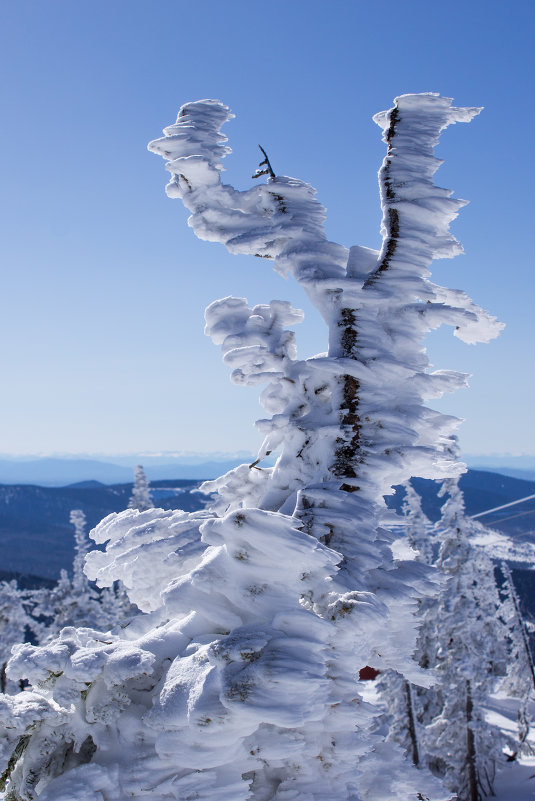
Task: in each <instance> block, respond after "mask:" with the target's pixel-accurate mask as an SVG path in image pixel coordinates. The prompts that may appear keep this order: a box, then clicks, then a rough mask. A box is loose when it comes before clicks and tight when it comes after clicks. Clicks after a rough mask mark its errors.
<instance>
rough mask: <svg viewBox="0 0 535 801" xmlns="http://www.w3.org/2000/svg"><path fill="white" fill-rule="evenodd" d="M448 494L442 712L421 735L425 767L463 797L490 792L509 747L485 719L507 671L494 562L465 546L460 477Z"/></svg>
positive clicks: (469, 800)
mask: <svg viewBox="0 0 535 801" xmlns="http://www.w3.org/2000/svg"><path fill="white" fill-rule="evenodd" d="M440 494H442V495H445V494H448V496H449V497H448V499H447V500H446V502H445V504H444V506H443V507H442V517H441V520H440V521H439V523H438V524H437V528H438V530H439V538H440V539H441V540H442V545H441V547H440V552H439V555H438V559H437V563H436V564H437V567H438V568H439V569H440V570H441V571H442V572H443V573H444V575H445V578H446V583H445V585H444V589H443V590H442V592H441V594H440V596H439V598H438V600H437V602H436V606H435V609H434V619H435V648H436V653H435V658H434V660H433V662H432V665H431V666H432V667H434V668H435V669H436V672H437V674H438V675H439V678H440V683H439V685H438V686H437V688H436V691H437V694H438V697H439V700H440V706H441V709H440V713H439V714H438V715H437V716H436V717H435V719H434V720H433V721H432V723H431V724H429V725H428V726H427V727H426V729H425V733H424V738H425V749H426V752H427V759H428V762H429V764H431V766H432V767H433V768H434V770H435V772H436V773H438V774H439V775H442V776H443V777H444V779H445V781H446V784H447V786H448V787H449V788H450V789H451V790H452V791H454V792H456V793H457V795H458V797H459V799H460V801H481V799H482V798H483V797H484V796H486V795H492V792H493V780H494V774H495V771H496V765H497V764H500V762H503V761H504V757H503V747H504V746H505V745H511V743H509V742H507V741H506V739H505V737H504V735H503V733H502V732H501V731H500V730H499V729H498V728H497V727H495V726H493V725H491V724H489V723H488V722H487V721H486V719H485V708H486V705H487V704H488V701H489V697H490V695H491V693H492V692H493V691H494V690H495V689H496V688H497V686H498V683H499V681H500V678H501V677H503V675H504V673H505V666H506V661H507V642H508V638H507V630H506V627H505V626H504V623H503V619H502V605H501V600H500V597H499V593H498V588H497V585H496V580H495V576H494V565H493V563H492V561H491V560H490V559H489V558H488V557H487V556H486V555H485V554H484V553H483V551H482V550H480V549H478V548H476V547H474V546H472V545H471V544H470V535H471V534H472V533H473V531H474V527H477V526H479V524H478V523H477V522H476V521H472V520H470V519H469V518H467V517H466V515H465V510H464V499H463V495H462V492H461V490H460V488H459V486H458V480H457V479H448V480H446V481H445V482H444V484H443V487H442V489H441V493H440Z"/></svg>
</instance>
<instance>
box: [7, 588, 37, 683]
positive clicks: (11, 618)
mask: <svg viewBox="0 0 535 801" xmlns="http://www.w3.org/2000/svg"><path fill="white" fill-rule="evenodd" d="M40 595H41V591H40V590H21V589H19V587H18V586H17V582H16V581H14V580H12V581H2V582H0V692H3V693H5V692H13V691H15V690H16V689H18V688H19V680H20V679H21V678H24V676H18V677H16V676H12V678H11V681H8V678H7V676H6V664H7V661H8V659H9V657H10V656H11V649H12V648H13V646H14V645H16V644H18V643H23V642H25V641H26V639H27V634H28V633H31V634H32V635H33V636H34V637H38V636H39V635H40V633H41V628H42V626H41V625H40V624H39V623H38V621H37V619H36V617H34V615H33V611H34V607H35V605H36V603H37V602H38V599H39V597H40Z"/></svg>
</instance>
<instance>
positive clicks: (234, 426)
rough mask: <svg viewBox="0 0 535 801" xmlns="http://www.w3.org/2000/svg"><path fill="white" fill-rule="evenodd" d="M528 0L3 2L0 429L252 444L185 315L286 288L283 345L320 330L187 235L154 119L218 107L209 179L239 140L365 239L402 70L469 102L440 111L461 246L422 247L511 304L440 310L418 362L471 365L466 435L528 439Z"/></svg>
mask: <svg viewBox="0 0 535 801" xmlns="http://www.w3.org/2000/svg"><path fill="white" fill-rule="evenodd" d="M534 10H535V4H534V3H533V2H532V0H530V1H529V2H518V1H517V2H515V1H514V0H513V2H511V3H507V4H506V3H504V2H495V1H494V0H490V1H489V0H486V1H485V2H483V0H470V2H466V0H463V1H462V2H460V1H459V0H448V2H432V1H430V0H405V1H404V2H400V0H396V1H395V2H393V1H392V0H384V1H383V2H381V3H372V2H366V3H363V2H359V0H332V2H326V0H325V1H324V2H318V0H284V2H281V0H271V2H269V3H265V2H256V0H229V2H226V3H222V2H214V0H207V1H204V0H198V1H197V2H182V0H174V1H173V2H170V1H169V0H159V1H158V2H155V3H151V2H147V0H145V2H138V0H112V2H110V0H105V1H104V0H90V2H87V0H76V2H74V1H73V0H47V2H43V0H32V1H30V0H17V2H14V1H13V0H12V2H4V3H3V4H2V10H1V12H0V13H1V18H0V59H1V61H2V75H3V81H2V88H1V103H2V111H3V123H2V126H1V128H0V137H1V148H0V152H1V158H2V170H1V174H2V186H1V198H2V212H1V216H0V225H1V228H2V230H1V236H0V259H1V264H2V276H3V279H2V297H1V309H0V342H1V343H2V349H1V352H0V364H1V374H2V379H3V380H2V392H1V406H2V414H1V416H0V427H1V433H0V451H2V452H4V453H19V454H21V453H38V452H47V453H51V452H69V453H77V452H78V453H81V452H102V453H116V452H127V451H141V450H149V451H157V450H195V451H217V450H220V451H234V450H238V449H251V450H254V449H255V447H256V445H257V444H258V443H259V437H258V435H257V433H256V431H255V429H254V428H253V425H252V424H253V421H254V420H255V419H256V417H261V416H263V410H262V409H261V408H260V407H259V406H258V404H257V393H256V391H254V390H249V389H244V388H241V387H234V386H233V385H232V384H231V383H230V381H229V378H228V370H227V368H225V367H224V366H222V364H221V361H220V354H219V350H218V349H217V348H216V347H214V346H213V345H212V344H211V342H210V341H209V340H208V338H206V337H204V335H203V310H204V307H205V306H206V305H207V304H208V303H210V302H211V301H212V300H214V299H216V298H219V297H223V296H225V295H229V294H233V295H239V296H245V297H247V298H248V299H249V301H250V302H254V303H260V302H268V301H269V300H271V299H272V298H287V299H289V300H291V301H292V302H293V303H294V305H296V306H300V307H301V308H305V311H306V312H307V317H308V320H307V322H306V323H305V324H303V326H301V327H300V328H301V330H300V331H298V336H299V342H300V346H301V347H300V355H301V356H303V357H304V356H307V355H310V354H312V353H315V352H319V351H321V350H324V349H325V338H324V330H323V328H322V324H321V322H320V321H319V318H318V317H317V316H316V315H315V314H314V312H313V311H312V310H310V309H309V307H308V305H307V304H306V303H305V302H304V299H303V297H302V296H301V295H300V293H299V291H298V289H297V288H296V287H294V286H293V285H292V284H291V283H290V282H285V281H284V279H282V278H280V277H279V276H277V275H275V274H273V273H272V271H271V268H270V265H269V263H266V262H265V261H262V260H259V259H252V258H251V259H248V258H245V257H231V256H229V255H227V254H226V252H225V251H224V249H223V248H222V247H221V246H219V245H214V244H210V243H204V242H199V241H197V240H196V239H195V237H194V236H193V233H192V232H191V230H190V229H189V228H187V226H186V216H187V215H186V213H185V211H184V209H183V208H182V206H181V204H180V202H179V201H171V200H169V199H167V198H166V196H165V194H164V184H165V182H166V173H165V171H164V168H163V162H162V161H161V159H158V158H156V157H155V156H153V155H151V154H149V153H148V152H147V151H146V144H147V142H148V141H149V140H150V139H153V138H155V137H157V136H158V135H159V134H160V131H161V129H162V127H164V126H165V125H167V124H169V123H172V122H174V120H175V117H176V112H177V110H178V108H179V106H180V105H181V104H182V103H184V102H186V101H189V100H196V99H201V98H205V97H215V98H220V99H221V100H223V101H225V102H226V103H227V104H228V105H230V106H231V107H232V109H233V111H234V113H235V114H236V115H237V117H236V119H235V120H234V121H232V122H231V123H230V124H229V125H228V126H227V134H228V135H229V137H230V144H231V145H232V147H233V150H234V153H233V155H232V156H231V157H229V158H228V159H227V173H226V176H227V178H228V180H229V181H230V182H232V183H234V184H236V185H238V186H239V187H240V188H245V187H246V186H248V185H250V183H251V181H250V175H251V173H252V172H253V170H254V169H255V167H256V165H257V162H258V160H259V159H258V151H257V143H258V142H260V143H261V144H263V146H264V147H265V148H266V149H267V150H268V152H269V155H270V157H271V160H272V162H273V165H274V167H275V169H276V171H277V172H279V173H280V174H286V175H294V176H298V177H300V178H303V179H305V180H307V181H309V182H310V183H312V184H314V185H315V186H316V187H317V189H318V197H319V199H320V200H321V201H322V203H323V204H324V205H326V206H327V208H328V223H327V232H328V235H329V237H330V238H332V239H336V240H338V241H340V242H342V243H343V244H346V245H351V244H362V245H368V246H378V244H379V236H378V228H379V220H380V214H379V204H378V192H377V178H376V173H377V169H378V167H379V165H380V162H381V159H382V157H383V154H384V145H383V143H382V142H381V140H380V130H379V128H378V127H377V126H376V125H374V123H373V122H372V121H371V116H372V114H373V113H374V112H376V111H379V110H381V109H384V108H389V107H390V106H391V101H392V98H393V97H394V96H395V95H397V94H401V93H404V92H420V91H437V92H440V93H441V94H445V95H449V96H453V97H454V98H455V102H456V104H457V105H483V106H485V107H486V108H485V111H484V113H483V114H482V115H481V116H480V117H478V118H477V119H476V120H475V121H474V122H473V123H471V124H470V125H469V126H464V125H457V126H453V127H451V128H449V129H448V131H447V132H446V133H445V134H444V136H443V140H442V144H441V146H440V149H439V155H440V156H441V157H442V158H444V159H445V160H446V163H445V164H444V166H443V167H442V168H441V170H440V171H439V173H438V175H437V181H438V183H439V184H441V185H442V186H446V187H448V188H451V189H454V191H455V193H456V195H457V196H460V197H465V198H468V199H469V200H470V201H471V203H470V205H469V206H468V207H467V208H465V209H464V210H463V211H462V212H461V216H460V218H459V220H458V221H457V222H456V223H455V225H454V231H455V233H456V235H457V236H458V238H459V239H460V240H461V242H462V243H463V245H464V247H465V250H466V255H465V256H462V257H459V258H458V259H457V260H455V261H453V262H451V261H440V262H436V263H435V273H434V275H435V278H436V280H437V281H439V282H441V283H445V284H446V285H449V286H454V287H460V288H463V289H465V290H466V291H468V292H469V294H471V295H472V297H473V298H474V299H475V300H476V301H477V302H478V303H480V304H481V305H484V306H486V307H487V308H490V309H491V310H492V311H493V313H495V314H496V315H497V316H498V317H499V318H500V319H502V320H504V321H505V322H506V323H507V328H506V330H505V332H504V333H503V335H502V337H501V338H500V340H498V341H495V342H494V343H492V344H490V345H486V346H485V345H482V346H478V347H477V348H474V347H468V346H466V345H463V344H462V343H459V342H458V341H457V340H456V339H455V338H454V337H453V336H451V332H450V331H449V330H445V331H444V333H442V334H440V335H435V336H433V338H432V339H431V340H430V344H431V353H432V358H433V362H434V364H435V366H436V367H437V368H438V367H440V368H456V369H461V370H465V371H467V372H470V373H472V374H473V378H472V381H471V389H470V390H468V391H466V390H465V391H461V392H458V393H457V395H456V396H455V397H453V396H449V397H447V398H446V399H445V400H444V401H442V402H440V408H441V409H444V410H446V411H448V412H451V413H453V414H457V415H458V416H461V417H465V418H466V422H465V423H464V425H463V428H462V433H461V443H462V446H463V448H464V450H465V451H469V452H472V453H489V452H506V451H511V452H516V453H522V452H523V453H535V442H534V434H533V431H534V427H533V423H532V420H533V407H534V402H533V394H534V384H535V380H534V373H533V368H532V348H533V327H534V326H533V317H534V312H533V289H534V274H533V246H532V233H531V230H530V229H532V227H533V213H534V204H533V188H532V185H533V158H532V150H533V144H532V139H533V130H534V127H535V125H534V119H533V118H534V112H533V100H532V77H533V63H532V59H533V47H532V43H533V37H534V34H535V26H534V24H533V23H534Z"/></svg>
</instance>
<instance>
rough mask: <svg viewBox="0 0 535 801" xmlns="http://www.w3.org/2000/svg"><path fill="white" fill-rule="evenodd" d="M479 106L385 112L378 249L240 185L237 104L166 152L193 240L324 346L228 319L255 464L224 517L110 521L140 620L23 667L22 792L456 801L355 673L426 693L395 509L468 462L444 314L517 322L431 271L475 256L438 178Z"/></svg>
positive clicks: (410, 574)
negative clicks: (448, 401) (347, 240)
mask: <svg viewBox="0 0 535 801" xmlns="http://www.w3.org/2000/svg"><path fill="white" fill-rule="evenodd" d="M478 111H479V109H462V108H461V109H459V108H455V107H453V106H452V105H451V100H449V99H447V98H441V97H439V96H438V95H433V94H426V95H404V96H402V97H400V98H397V100H396V101H395V106H394V108H392V109H390V110H389V111H387V112H382V113H381V114H379V115H377V116H376V118H375V119H376V122H377V123H378V124H379V125H380V126H381V128H382V129H383V131H384V137H385V141H386V143H387V145H388V151H387V156H386V158H385V161H384V163H383V166H382V168H381V171H380V185H381V197H382V202H383V225H382V230H383V247H382V249H381V251H380V252H377V251H373V250H370V249H368V248H363V247H359V246H354V247H352V248H351V249H350V250H347V249H346V248H345V247H343V246H341V245H338V244H336V243H333V242H329V241H328V240H327V239H326V237H325V233H324V230H323V222H324V210H323V208H322V207H321V206H320V205H319V203H318V202H317V201H316V200H315V198H314V190H313V189H312V188H311V187H310V186H308V185H307V184H305V183H303V182H302V181H299V180H297V179H294V178H286V177H281V176H277V175H276V174H275V173H274V171H273V169H272V168H271V165H270V164H269V160H268V159H267V157H266V159H265V161H266V166H267V168H268V170H267V174H268V180H267V183H265V184H260V185H257V186H255V187H253V188H251V189H249V190H246V191H243V192H240V191H237V190H235V189H233V188H232V187H231V186H228V185H225V184H223V183H222V182H221V170H222V167H221V164H220V161H221V158H222V157H223V156H224V155H225V154H226V153H227V152H229V151H228V148H227V147H225V146H224V142H225V137H224V136H223V135H222V134H221V133H220V128H221V126H222V125H223V123H224V122H226V121H227V120H228V119H229V118H230V116H231V115H230V113H229V110H228V109H227V107H226V106H224V105H223V104H222V103H220V102H218V101H200V102H197V103H188V104H186V105H185V106H183V107H182V109H181V110H180V112H179V115H178V119H177V122H176V124H175V125H171V126H169V128H167V129H166V130H165V136H164V138H162V139H159V140H157V141H155V142H153V143H151V145H150V148H151V150H152V151H154V152H156V153H159V154H161V155H162V156H164V157H165V158H166V159H167V161H168V164H167V167H168V169H169V170H170V172H171V174H172V178H171V183H170V184H169V186H168V193H169V194H170V195H171V196H174V197H180V198H181V199H182V200H183V202H184V204H185V205H186V207H187V208H188V209H190V210H191V212H192V216H191V217H190V221H189V222H190V225H191V226H192V227H193V229H194V231H195V233H196V234H197V235H198V236H200V237H201V238H205V239H209V240H212V241H217V242H222V243H224V244H225V245H226V247H227V248H228V249H229V250H230V251H231V252H233V253H244V254H252V255H255V256H261V257H265V258H266V259H270V260H272V261H273V263H274V267H275V269H276V270H277V271H279V272H281V273H285V274H291V275H292V276H293V277H294V278H295V279H296V280H297V281H298V283H299V284H300V285H301V286H302V287H303V289H304V290H305V292H306V293H307V294H308V296H309V297H310V299H311V300H312V302H313V303H314V304H315V305H316V307H317V308H318V309H319V311H320V312H321V314H322V316H323V319H324V321H325V323H326V325H327V329H328V351H327V352H326V353H325V354H322V355H320V356H318V357H314V358H312V359H307V360H304V361H302V360H299V359H298V358H297V352H296V348H295V344H294V335H293V332H291V331H290V330H289V329H288V326H289V325H293V324H294V323H296V322H298V321H299V319H300V317H301V314H300V312H298V311H297V310H295V309H292V308H291V307H290V306H289V304H288V303H285V302H283V301H272V302H271V303H270V304H266V305H258V306H255V307H253V308H251V307H249V305H248V303H247V301H246V300H244V299H241V298H226V299H223V300H221V301H216V302H215V303H214V304H212V305H211V306H210V307H209V309H208V310H207V316H206V321H207V333H208V334H209V335H210V336H211V337H212V338H213V339H214V341H215V342H218V343H220V344H221V346H222V349H223V354H224V359H225V361H226V362H227V363H228V364H229V365H230V366H231V367H232V370H233V372H232V377H233V380H235V381H237V382H238V383H244V384H259V383H262V382H268V384H267V388H266V389H265V390H264V391H263V393H262V402H263V404H264V407H265V408H266V410H267V412H268V414H269V415H270V417H269V418H268V419H265V420H262V421H260V423H259V427H260V430H261V432H262V433H263V436H264V441H263V443H262V445H261V447H260V449H259V452H258V456H257V459H256V460H255V461H254V463H253V464H252V465H242V466H241V467H238V468H237V469H236V470H234V471H231V472H230V473H229V474H227V475H226V476H224V477H222V478H221V479H219V480H218V481H216V482H212V483H211V484H210V485H209V486H208V487H207V489H210V490H213V489H216V490H217V492H218V494H219V499H218V500H217V501H216V503H215V505H214V507H213V508H212V509H211V510H210V511H206V512H203V513H194V514H186V513H181V512H164V511H163V510H154V509H149V510H147V511H143V512H138V511H137V510H127V511H126V512H124V513H122V514H121V515H113V516H110V517H109V518H107V519H106V520H105V521H103V523H102V524H101V525H100V526H99V527H97V529H96V530H95V532H94V533H93V536H94V537H95V538H96V540H97V541H98V542H101V543H107V546H106V551H105V552H99V551H94V552H92V553H91V554H89V556H88V568H87V569H88V575H89V577H90V578H93V579H96V580H98V582H99V584H100V585H101V586H110V584H111V583H112V582H113V581H115V580H117V579H120V580H122V581H123V582H124V585H125V587H126V588H127V591H128V593H129V596H130V598H131V600H132V601H133V602H135V603H136V604H137V605H138V606H139V608H140V609H141V610H142V611H143V612H144V614H142V615H139V616H138V617H136V618H135V619H134V620H133V621H132V623H131V624H130V625H129V626H128V627H127V628H125V629H124V630H122V631H116V632H112V633H110V634H107V635H106V637H105V638H103V637H102V635H101V634H99V633H98V632H95V631H91V630H87V629H78V630H75V629H67V630H64V631H63V632H62V633H61V635H60V638H59V639H58V640H56V641H54V642H52V643H50V644H49V645H48V646H47V647H44V648H32V647H30V646H23V647H20V648H19V649H18V651H17V653H16V655H15V656H14V657H13V659H12V662H11V668H10V669H15V668H16V667H20V666H21V665H22V666H23V667H24V669H25V670H26V672H27V674H28V676H29V678H30V679H31V681H32V683H33V686H34V693H33V694H29V693H26V694H25V698H24V699H18V700H17V701H14V702H12V704H11V705H10V706H9V708H7V707H5V708H2V707H0V718H1V717H2V715H5V716H6V717H7V716H9V719H10V720H11V727H12V728H11V732H10V742H11V748H14V752H13V753H15V754H16V757H14V758H12V759H11V763H10V767H9V770H8V774H9V775H8V776H7V777H6V778H7V781H8V782H9V787H10V792H12V793H14V794H15V797H16V798H17V799H18V798H20V799H24V800H25V801H26V799H29V798H30V797H31V796H32V795H33V794H34V793H35V792H38V793H39V798H40V801H52V799H53V800H54V801H72V798H74V797H76V798H79V799H82V798H83V800H84V801H97V799H98V801H101V799H105V801H108V799H111V798H113V799H114V800H115V801H117V799H121V801H123V799H124V800H125V801H126V799H127V798H130V797H132V796H138V797H147V798H150V799H151V801H167V799H177V798H181V799H187V798H197V799H208V798H209V799H210V801H214V800H215V799H217V801H223V800H224V799H229V801H230V799H232V801H240V799H243V801H245V799H253V800H254V801H272V800H273V801H290V799H292V801H293V799H295V801H319V799H322V801H323V799H325V798H326V797H328V798H329V799H331V801H338V800H339V801H349V800H350V799H351V801H365V800H366V799H370V800H371V799H373V801H391V799H392V798H394V797H395V798H396V799H397V800H398V801H405V800H406V801H409V799H410V800H411V801H414V799H415V798H418V797H425V796H427V797H429V798H433V799H435V800H436V801H438V799H447V798H449V793H448V792H447V791H444V790H441V789H440V788H439V787H437V786H436V784H434V783H433V780H432V778H431V777H430V776H428V775H426V774H425V772H424V771H415V770H413V769H412V768H411V767H410V766H409V764H408V763H406V762H404V760H403V757H402V755H401V754H400V752H399V751H397V750H396V748H395V747H394V745H392V744H389V743H386V742H385V741H384V739H383V738H381V737H380V736H379V735H377V734H373V733H372V732H371V729H372V726H373V725H374V718H375V715H376V710H375V708H374V706H373V705H372V704H368V703H365V702H364V700H363V698H362V696H361V694H360V692H359V685H358V681H357V676H358V672H359V668H361V667H363V666H365V665H370V666H373V667H375V668H379V669H381V670H384V669H389V668H391V669H393V670H396V671H397V672H398V673H399V674H400V675H401V676H402V677H403V678H404V679H408V680H412V681H414V682H423V683H426V682H427V679H426V677H425V674H424V672H423V671H422V670H421V669H420V668H419V666H418V665H417V664H416V663H415V662H414V660H413V659H412V652H413V650H414V647H415V641H416V635H417V626H418V624H417V619H416V612H417V608H418V599H419V598H421V596H422V595H425V594H426V593H429V592H433V591H434V588H433V587H432V582H431V581H430V573H429V568H428V567H427V566H426V565H424V564H422V563H417V562H414V561H411V562H405V563H402V562H395V561H394V559H393V556H392V551H391V549H390V543H391V539H392V537H391V535H390V532H388V531H387V530H386V529H385V528H384V527H383V525H382V521H383V516H384V500H383V496H384V495H385V493H388V492H390V491H391V486H392V485H393V484H395V483H400V482H403V481H407V480H408V479H409V477H410V476H411V475H422V476H425V477H431V478H435V477H437V476H451V475H456V474H457V473H458V470H459V468H458V466H457V465H455V464H454V463H452V462H451V460H450V459H449V458H447V455H446V454H445V452H444V449H445V444H446V443H447V441H448V437H449V435H450V432H451V430H452V428H453V427H454V425H455V424H456V421H454V420H453V419H452V418H450V417H448V416H445V415H441V414H439V413H437V412H433V411H431V410H429V409H427V408H426V407H425V405H424V400H425V399H426V398H429V397H433V396H440V395H441V394H442V393H443V392H444V391H446V390H451V389H454V388H456V387H458V386H460V385H462V384H463V383H464V381H465V377H464V376H460V375H459V374H457V373H454V372H450V371H438V372H435V373H429V372H428V361H427V358H426V356H425V350H424V347H423V337H424V335H425V333H426V332H427V331H428V330H429V329H431V328H434V327H437V326H439V325H440V324H442V323H443V322H446V323H448V324H451V325H453V326H454V327H455V333H456V335H457V336H460V337H461V338H462V339H464V340H465V341H469V342H472V341H476V340H478V339H480V340H486V339H488V338H490V337H492V336H495V335H496V333H497V331H498V330H499V325H497V324H496V321H495V320H494V318H491V317H489V316H488V315H486V314H485V313H484V312H483V311H482V310H481V309H479V308H478V307H476V306H475V305H474V304H473V303H472V302H471V301H470V300H469V299H468V298H467V297H466V295H464V293H462V292H460V291H451V290H446V289H444V288H442V287H439V286H437V285H435V284H433V283H431V282H430V281H429V269H428V268H429V265H430V264H431V262H432V260H433V258H437V257H441V256H452V255H455V254H456V253H458V252H459V251H460V246H459V245H458V243H457V242H456V240H455V239H454V238H453V237H452V236H451V234H450V233H449V230H448V227H449V223H450V221H451V220H452V219H454V217H455V216H456V214H457V211H458V209H459V208H460V207H461V206H462V205H463V203H464V201H459V200H455V199H453V198H451V193H450V192H449V191H447V190H444V189H440V188H438V187H436V186H435V185H434V183H433V175H434V173H435V171H436V169H437V168H438V166H439V163H440V162H439V161H438V159H436V158H435V156H434V154H433V149H434V146H435V145H436V143H437V141H438V137H439V135H440V133H441V131H442V130H443V129H444V128H445V127H447V126H448V125H449V124H451V123H454V122H468V121H469V120H470V119H472V117H473V116H474V115H475V114H477V113H478ZM261 166H262V165H261ZM259 174H264V171H263V170H260V171H259ZM273 451H279V453H280V455H279V458H278V460H277V463H276V465H275V467H274V468H272V469H263V468H262V466H261V463H262V461H263V459H264V457H265V456H266V455H267V454H268V453H270V452H273ZM29 732H30V735H28V733H29ZM17 738H20V739H17ZM21 743H24V745H21ZM17 749H18V751H17ZM22 750H24V754H23V755H22V753H21V752H22ZM10 753H11V752H10ZM124 754H127V758H126V757H125V756H124ZM385 766H386V767H385Z"/></svg>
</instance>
